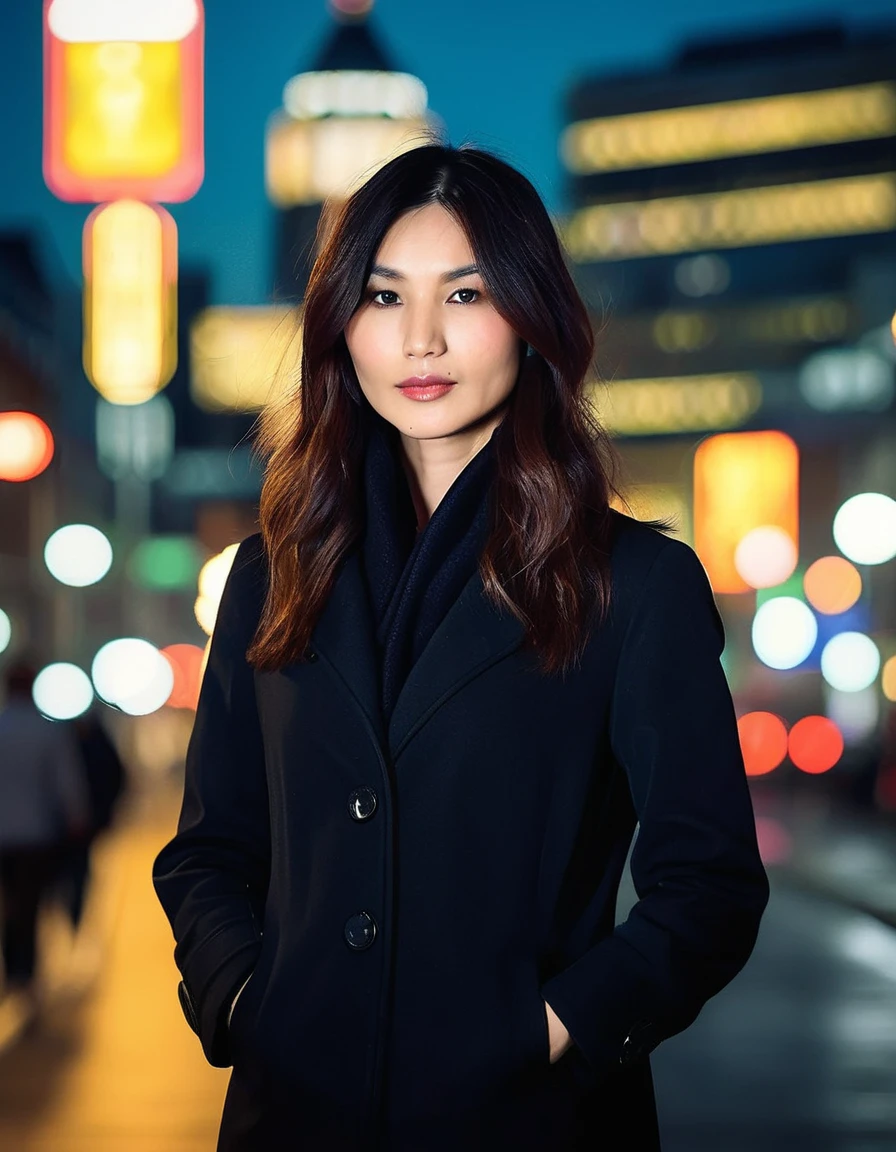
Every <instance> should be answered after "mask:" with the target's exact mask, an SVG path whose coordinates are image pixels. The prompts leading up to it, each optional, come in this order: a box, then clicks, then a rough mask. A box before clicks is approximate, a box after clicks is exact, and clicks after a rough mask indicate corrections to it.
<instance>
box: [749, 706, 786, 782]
mask: <svg viewBox="0 0 896 1152" xmlns="http://www.w3.org/2000/svg"><path fill="white" fill-rule="evenodd" d="M737 733H738V736H739V737H740V748H741V752H742V754H743V758H744V767H745V769H746V773H747V775H748V776H764V775H766V774H767V773H768V772H771V771H773V770H774V769H775V768H777V767H778V765H779V764H780V763H781V761H782V760H783V759H784V757H785V756H786V755H787V726H786V725H785V723H784V721H783V720H782V719H781V717H780V716H776V715H775V714H774V713H773V712H747V713H746V714H745V715H744V716H741V717H740V719H739V720H738V722H737Z"/></svg>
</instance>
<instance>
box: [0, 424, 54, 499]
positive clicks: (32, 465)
mask: <svg viewBox="0 0 896 1152" xmlns="http://www.w3.org/2000/svg"><path fill="white" fill-rule="evenodd" d="M52 459H53V434H52V432H51V431H50V429H49V428H48V427H47V425H46V424H45V423H44V422H43V420H41V418H40V417H39V416H35V415H34V414H33V413H32V412H0V480H12V481H17V482H21V481H24V480H33V479H34V477H35V476H39V475H40V474H41V472H43V470H44V469H45V468H46V467H47V465H48V464H49V463H50V461H51V460H52Z"/></svg>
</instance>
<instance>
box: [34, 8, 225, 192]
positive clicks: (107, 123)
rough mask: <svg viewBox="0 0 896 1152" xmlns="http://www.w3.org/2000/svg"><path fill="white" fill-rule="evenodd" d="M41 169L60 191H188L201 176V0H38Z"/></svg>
mask: <svg viewBox="0 0 896 1152" xmlns="http://www.w3.org/2000/svg"><path fill="white" fill-rule="evenodd" d="M44 11H45V20H44V178H45V180H46V182H47V185H48V187H49V188H50V189H51V191H53V192H54V193H55V194H56V195H57V196H58V197H60V199H63V200H80V201H84V200H98V201H102V200H115V199H120V198H126V197H127V198H132V199H137V200H186V199H188V198H189V197H190V196H192V195H193V194H194V193H195V191H196V190H197V189H198V187H199V185H200V184H201V182H202V175H203V140H202V137H203V132H202V38H203V11H202V5H201V4H200V3H199V0H166V2H165V3H160V4H155V5H147V4H133V3H124V2H123V0H118V2H117V3H115V4H103V5H100V4H97V3H95V2H93V0H50V2H45V8H44Z"/></svg>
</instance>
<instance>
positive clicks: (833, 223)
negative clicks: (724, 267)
mask: <svg viewBox="0 0 896 1152" xmlns="http://www.w3.org/2000/svg"><path fill="white" fill-rule="evenodd" d="M894 227H896V174H894V173H892V172H886V173H882V174H880V175H874V176H850V177H846V178H843V179H837V180H812V181H809V182H807V183H805V184H784V185H780V186H775V187H766V188H749V189H742V190H738V191H736V192H716V193H709V194H701V195H698V196H671V197H661V198H659V199H656V200H638V201H631V202H625V203H619V204H594V205H591V206H590V207H587V208H582V209H580V210H579V211H578V212H574V213H573V214H572V216H571V217H569V219H568V220H567V221H566V223H565V224H563V225H561V233H562V236H563V240H564V243H565V244H566V247H567V249H568V251H569V253H570V255H571V256H572V258H573V259H574V260H577V261H579V262H584V261H588V260H621V259H629V258H631V257H636V256H655V255H661V254H664V253H671V252H689V251H697V250H700V249H704V248H739V247H743V246H748V245H753V244H777V243H780V242H782V241H785V240H813V239H818V238H820V237H823V236H849V235H856V234H859V233H866V232H886V231H889V230H890V229H891V228H894Z"/></svg>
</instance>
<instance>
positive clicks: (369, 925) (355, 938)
mask: <svg viewBox="0 0 896 1152" xmlns="http://www.w3.org/2000/svg"><path fill="white" fill-rule="evenodd" d="M344 931H345V941H346V943H347V944H348V946H349V948H355V949H357V950H358V951H359V952H361V951H363V950H364V949H365V948H369V947H370V945H371V944H372V943H373V938H374V936H376V920H374V918H373V917H372V916H371V915H370V913H369V912H356V913H355V914H354V916H349V918H348V920H346V922H345V929H344Z"/></svg>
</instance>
